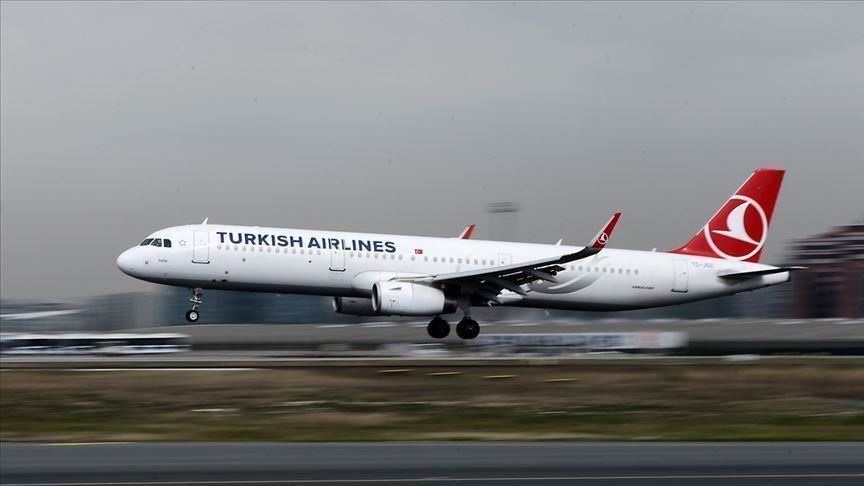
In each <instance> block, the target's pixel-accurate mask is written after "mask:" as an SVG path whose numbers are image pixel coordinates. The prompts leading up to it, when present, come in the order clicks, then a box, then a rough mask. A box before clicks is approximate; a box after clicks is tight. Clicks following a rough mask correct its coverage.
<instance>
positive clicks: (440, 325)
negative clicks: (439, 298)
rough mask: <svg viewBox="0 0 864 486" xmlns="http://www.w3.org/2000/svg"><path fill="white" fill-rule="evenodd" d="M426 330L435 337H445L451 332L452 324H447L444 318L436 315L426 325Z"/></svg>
mask: <svg viewBox="0 0 864 486" xmlns="http://www.w3.org/2000/svg"><path fill="white" fill-rule="evenodd" d="M426 332H428V333H429V336H431V337H433V338H435V339H444V338H445V337H447V336H448V335H449V334H450V324H447V321H445V320H444V319H441V318H440V317H436V318H435V319H432V320H431V321H430V322H429V325H428V326H426Z"/></svg>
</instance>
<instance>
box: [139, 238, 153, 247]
mask: <svg viewBox="0 0 864 486" xmlns="http://www.w3.org/2000/svg"><path fill="white" fill-rule="evenodd" d="M151 241H153V238H147V239H146V240H144V241H142V242H141V245H139V246H147V245H149V244H150V242H151Z"/></svg>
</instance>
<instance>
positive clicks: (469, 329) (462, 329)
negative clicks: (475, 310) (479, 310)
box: [426, 316, 480, 339]
mask: <svg viewBox="0 0 864 486" xmlns="http://www.w3.org/2000/svg"><path fill="white" fill-rule="evenodd" d="M426 330H427V331H428V332H429V335H430V336H432V337H433V338H435V339H444V338H445V337H447V336H448V335H449V334H450V324H448V323H447V321H445V320H444V319H442V318H441V316H435V318H434V319H432V320H431V321H430V322H429V325H428V326H426ZM456 334H457V335H458V336H459V337H460V338H462V339H474V338H476V337H477V336H478V335H479V334H480V324H478V323H477V321H475V320H474V319H471V318H470V317H469V316H465V317H463V318H462V320H461V321H459V324H456Z"/></svg>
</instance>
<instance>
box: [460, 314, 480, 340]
mask: <svg viewBox="0 0 864 486" xmlns="http://www.w3.org/2000/svg"><path fill="white" fill-rule="evenodd" d="M456 334H457V335H458V336H459V337H460V338H462V339H474V338H476V337H477V336H478V335H479V334H480V324H478V323H477V321H475V320H474V319H471V317H469V316H465V317H463V318H462V320H461V321H459V324H456Z"/></svg>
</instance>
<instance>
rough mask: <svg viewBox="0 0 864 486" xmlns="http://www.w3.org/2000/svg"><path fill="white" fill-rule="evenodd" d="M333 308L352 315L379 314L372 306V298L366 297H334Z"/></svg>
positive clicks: (340, 312)
mask: <svg viewBox="0 0 864 486" xmlns="http://www.w3.org/2000/svg"><path fill="white" fill-rule="evenodd" d="M333 310H334V311H336V312H338V313H339V314H349V315H352V316H377V315H380V314H379V313H377V312H375V309H373V308H372V299H369V298H366V297H333Z"/></svg>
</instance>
